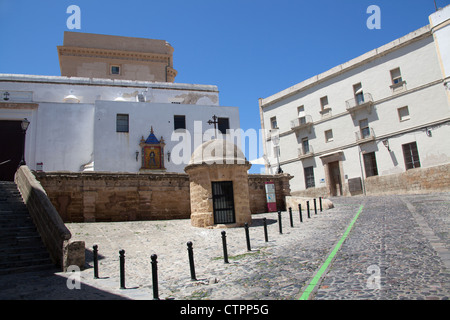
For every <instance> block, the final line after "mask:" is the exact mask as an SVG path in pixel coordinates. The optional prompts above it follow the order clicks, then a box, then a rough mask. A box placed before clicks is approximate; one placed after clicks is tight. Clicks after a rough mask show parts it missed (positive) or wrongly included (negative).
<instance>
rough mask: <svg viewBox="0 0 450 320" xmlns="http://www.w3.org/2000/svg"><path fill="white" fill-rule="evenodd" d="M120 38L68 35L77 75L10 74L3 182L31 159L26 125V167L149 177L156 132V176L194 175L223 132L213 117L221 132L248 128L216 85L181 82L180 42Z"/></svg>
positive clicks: (69, 66)
mask: <svg viewBox="0 0 450 320" xmlns="http://www.w3.org/2000/svg"><path fill="white" fill-rule="evenodd" d="M86 38H88V40H89V41H87V40H86ZM117 38H120V40H121V41H116V40H117ZM117 38H116V37H114V36H102V35H89V34H81V33H77V34H73V33H70V32H69V33H65V41H64V42H65V43H64V46H62V47H58V50H59V54H60V63H61V70H62V72H63V70H64V73H65V74H68V75H67V76H37V75H16V74H0V131H1V132H0V163H1V164H0V173H1V177H0V180H10V179H12V175H13V173H14V172H15V169H16V168H17V165H18V163H19V162H20V160H21V157H22V145H23V139H24V138H23V137H24V135H23V133H22V131H21V129H20V123H21V121H22V120H23V119H24V118H26V119H27V120H28V121H29V122H30V124H29V127H28V129H27V131H26V135H25V161H26V164H27V165H28V166H29V167H30V168H31V169H34V170H43V171H73V172H79V171H85V170H89V171H109V172H139V171H142V168H143V163H142V160H143V158H144V157H143V147H142V146H141V145H140V144H141V140H142V138H143V139H144V140H145V139H147V137H149V135H150V133H151V130H153V133H154V137H156V139H157V140H161V137H162V138H163V141H161V142H163V143H164V144H165V148H164V153H163V154H162V157H161V166H160V168H159V170H154V171H155V172H161V171H167V172H184V171H183V169H184V167H185V166H186V165H187V163H188V161H189V159H190V156H191V153H192V152H193V151H194V149H195V147H196V146H199V145H200V144H201V143H202V142H203V139H209V138H211V132H209V133H208V129H209V130H211V131H212V132H213V134H212V135H214V126H213V125H210V124H208V121H209V120H212V119H213V117H214V116H216V117H217V118H218V119H217V122H218V124H216V125H217V126H218V130H220V131H225V130H226V129H238V128H239V127H240V122H239V111H238V108H237V107H223V106H220V105H219V92H218V88H217V87H216V86H213V85H194V84H179V83H173V82H172V81H173V79H174V78H175V75H176V71H175V70H174V69H173V68H172V51H173V49H171V47H170V45H168V44H167V43H165V42H164V41H163V42H161V41H160V40H149V39H136V38H124V37H117ZM67 39H69V40H70V41H68V40H67ZM66 40H67V41H66ZM75 40H79V41H80V43H81V44H80V46H79V47H77V46H76V43H77V42H76V41H75ZM100 40H102V41H100ZM123 41H125V42H126V46H125V45H123ZM149 41H150V42H149ZM152 41H155V42H154V43H153V42H152ZM66 42H67V43H69V46H67V43H66ZM141 42H142V43H144V44H145V45H142V44H141ZM90 43H92V46H94V47H95V48H93V47H92V48H91V47H89V46H90ZM133 43H135V44H136V45H135V46H134V47H133ZM117 44H122V45H123V47H120V48H119V49H117V50H114V48H113V47H112V46H113V45H117ZM152 46H154V48H155V50H154V51H157V52H156V53H152V52H151V50H152V48H153V47H152ZM166 47H167V48H168V49H167V52H163V49H165V48H166ZM124 48H126V49H124ZM142 48H143V49H142ZM169 49H170V50H169ZM139 50H144V51H145V52H140V51H139ZM149 51H150V52H149ZM72 53H73V56H70V57H67V56H69V55H71V54H72ZM62 57H64V59H62ZM155 61H156V62H155ZM164 61H166V62H164ZM133 63H135V64H136V65H135V66H133ZM164 63H166V64H164ZM136 70H137V71H139V72H135V71H136ZM144 71H145V72H144ZM71 72H72V73H71ZM101 72H103V73H104V74H103V76H102V74H101ZM86 74H93V75H94V76H95V78H90V77H89V78H88V77H84V76H85V75H86ZM79 75H83V77H80V76H79ZM169 78H170V79H169ZM167 79H169V80H167ZM176 129H177V131H176V132H177V134H176V135H173V134H174V132H175V130H176ZM203 134H205V136H203ZM208 135H209V136H208ZM229 138H230V139H233V140H235V143H237V144H238V143H239V138H238V137H233V136H231V137H230V136H229ZM172 140H173V141H172ZM173 152H175V153H173ZM150 171H151V170H150Z"/></svg>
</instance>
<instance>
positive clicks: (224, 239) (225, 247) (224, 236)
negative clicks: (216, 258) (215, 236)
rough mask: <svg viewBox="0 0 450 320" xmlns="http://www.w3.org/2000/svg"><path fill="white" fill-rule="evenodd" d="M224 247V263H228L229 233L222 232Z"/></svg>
mask: <svg viewBox="0 0 450 320" xmlns="http://www.w3.org/2000/svg"><path fill="white" fill-rule="evenodd" d="M222 245H223V261H224V262H225V263H229V262H228V251H227V233H226V232H225V231H222Z"/></svg>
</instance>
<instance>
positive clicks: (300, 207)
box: [298, 203, 303, 222]
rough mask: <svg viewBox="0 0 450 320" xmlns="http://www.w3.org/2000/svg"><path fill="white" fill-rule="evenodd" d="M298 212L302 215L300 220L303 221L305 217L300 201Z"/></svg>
mask: <svg viewBox="0 0 450 320" xmlns="http://www.w3.org/2000/svg"><path fill="white" fill-rule="evenodd" d="M298 214H299V216H300V222H303V217H302V204H301V203H299V204H298Z"/></svg>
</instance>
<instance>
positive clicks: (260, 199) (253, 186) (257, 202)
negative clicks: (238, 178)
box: [248, 174, 293, 213]
mask: <svg viewBox="0 0 450 320" xmlns="http://www.w3.org/2000/svg"><path fill="white" fill-rule="evenodd" d="M292 178H293V177H292V176H290V175H288V174H277V175H263V174H249V175H248V186H249V197H250V199H249V200H250V211H251V212H252V213H264V212H267V200H266V189H265V183H266V182H273V183H274V184H275V197H276V200H277V210H279V211H286V199H285V198H286V196H290V195H291V188H290V184H289V181H290V180H291V179H292Z"/></svg>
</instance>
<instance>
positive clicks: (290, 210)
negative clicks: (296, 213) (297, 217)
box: [289, 208, 294, 227]
mask: <svg viewBox="0 0 450 320" xmlns="http://www.w3.org/2000/svg"><path fill="white" fill-rule="evenodd" d="M289 220H290V221H291V227H294V221H292V208H289Z"/></svg>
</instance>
